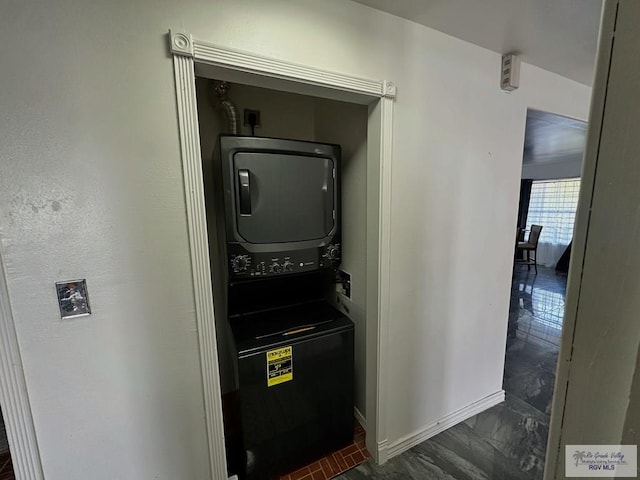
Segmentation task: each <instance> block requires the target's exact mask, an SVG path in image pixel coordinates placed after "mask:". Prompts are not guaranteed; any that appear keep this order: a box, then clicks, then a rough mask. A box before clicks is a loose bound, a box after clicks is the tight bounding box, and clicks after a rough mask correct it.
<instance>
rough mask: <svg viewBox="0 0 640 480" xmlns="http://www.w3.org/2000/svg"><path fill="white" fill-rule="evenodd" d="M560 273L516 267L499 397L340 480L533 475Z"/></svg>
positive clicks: (553, 349)
mask: <svg viewBox="0 0 640 480" xmlns="http://www.w3.org/2000/svg"><path fill="white" fill-rule="evenodd" d="M566 284H567V277H566V276H565V275H556V273H555V271H554V270H552V269H546V268H541V267H538V274H537V275H536V274H535V272H533V271H528V270H527V269H526V267H523V266H516V268H515V271H514V276H513V282H512V285H511V306H510V309H509V328H508V339H507V350H506V360H505V374H504V390H505V392H506V400H505V402H504V403H502V404H500V405H497V406H495V407H493V408H491V409H489V410H487V411H485V412H483V413H481V414H479V415H476V416H475V417H472V418H470V419H469V420H467V421H465V422H462V423H460V424H459V425H456V426H455V427H453V428H450V429H449V430H447V431H445V432H443V433H441V434H439V435H437V436H435V437H433V438H431V439H429V440H427V441H425V442H423V443H421V444H419V445H417V446H415V447H414V448H412V449H410V450H408V451H407V452H404V453H403V454H401V455H399V456H397V457H395V458H392V459H391V460H389V461H388V462H387V463H386V464H385V465H384V466H382V467H379V466H377V465H375V464H374V463H373V462H372V461H367V462H365V463H363V464H362V465H360V466H358V467H356V468H355V469H353V470H350V471H349V472H347V473H345V474H343V475H341V476H340V477H337V478H338V479H340V480H358V479H363V478H368V479H376V480H395V479H398V480H399V479H403V480H406V479H416V480H418V479H420V480H425V479H434V480H483V479H487V480H503V479H505V480H506V479H509V480H515V479H522V480H539V479H542V472H543V465H544V456H545V448H546V444H547V434H548V431H549V413H550V409H551V397H552V395H553V382H554V378H555V369H556V363H557V360H558V349H559V345H560V335H561V331H562V319H563V315H564V298H565V290H566Z"/></svg>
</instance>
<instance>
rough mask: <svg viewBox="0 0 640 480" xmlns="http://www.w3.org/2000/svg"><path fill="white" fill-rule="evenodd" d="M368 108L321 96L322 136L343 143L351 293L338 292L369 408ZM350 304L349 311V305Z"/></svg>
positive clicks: (360, 401)
mask: <svg viewBox="0 0 640 480" xmlns="http://www.w3.org/2000/svg"><path fill="white" fill-rule="evenodd" d="M367 116H368V112H367V107H366V106H365V105H356V104H352V103H344V102H338V101H333V100H325V99H316V102H315V125H316V131H315V133H316V140H318V141H320V142H329V143H338V144H340V145H341V146H342V168H341V171H342V245H341V247H342V263H341V265H340V269H341V270H343V271H345V272H347V273H349V274H350V275H351V298H346V297H344V296H342V295H336V298H338V297H339V298H340V306H341V307H342V308H343V311H345V313H346V314H347V315H348V316H349V318H351V320H352V321H353V323H354V325H355V342H354V343H355V406H356V408H357V409H358V411H359V412H360V413H362V414H363V415H365V414H366V413H365V412H366V398H365V396H366V395H365V393H366V390H365V368H366V349H365V347H366V338H367V337H366V336H367V328H366V317H365V315H366V300H367V299H366V262H367V256H366V253H367V245H366V242H367V238H366V236H367V224H366V219H367V215H366V212H367V182H366V180H367ZM345 307H346V310H345Z"/></svg>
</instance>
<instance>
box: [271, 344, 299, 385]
mask: <svg viewBox="0 0 640 480" xmlns="http://www.w3.org/2000/svg"><path fill="white" fill-rule="evenodd" d="M291 380H293V350H292V348H291V347H282V348H278V349H276V350H269V351H268V352H267V387H273V386H275V385H280V384H281V383H284V382H290V381H291Z"/></svg>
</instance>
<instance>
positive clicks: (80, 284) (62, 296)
mask: <svg viewBox="0 0 640 480" xmlns="http://www.w3.org/2000/svg"><path fill="white" fill-rule="evenodd" d="M56 292H57V294H58V305H59V306H60V317H61V318H72V317H81V316H84V315H91V307H90V306H89V295H88V293H87V281H86V280H85V279H82V280H67V281H64V282H56Z"/></svg>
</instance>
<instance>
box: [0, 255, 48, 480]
mask: <svg viewBox="0 0 640 480" xmlns="http://www.w3.org/2000/svg"><path fill="white" fill-rule="evenodd" d="M1 255H2V254H1V252H0V404H1V405H2V413H3V416H4V421H5V427H6V431H7V437H8V439H9V449H10V450H11V461H12V463H13V470H14V473H15V476H16V479H17V480H42V479H44V475H43V473H42V463H41V461H40V452H39V450H38V442H37V440H36V433H35V428H34V425H33V417H32V414H31V405H30V404H29V396H28V395H27V385H26V380H25V377H24V371H23V369H22V358H21V357H20V350H19V348H18V338H17V336H16V330H15V324H14V321H13V313H12V311H11V304H10V303H9V291H8V288H7V277H6V275H5V266H4V262H3V261H2V256H1Z"/></svg>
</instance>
